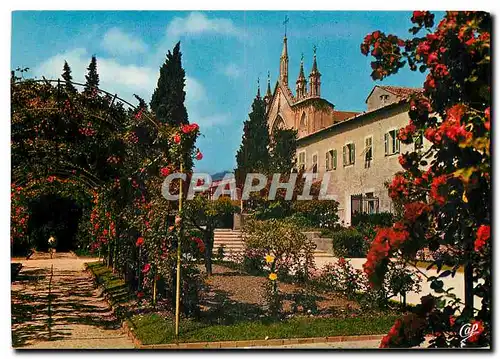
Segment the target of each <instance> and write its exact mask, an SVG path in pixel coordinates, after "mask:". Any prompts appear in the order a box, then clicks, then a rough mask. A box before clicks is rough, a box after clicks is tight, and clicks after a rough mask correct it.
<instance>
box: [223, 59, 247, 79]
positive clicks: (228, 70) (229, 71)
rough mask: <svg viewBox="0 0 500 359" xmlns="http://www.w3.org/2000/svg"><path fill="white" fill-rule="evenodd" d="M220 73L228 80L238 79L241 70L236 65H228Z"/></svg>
mask: <svg viewBox="0 0 500 359" xmlns="http://www.w3.org/2000/svg"><path fill="white" fill-rule="evenodd" d="M222 73H223V74H224V75H226V76H227V77H230V78H238V77H240V76H241V75H242V73H243V71H242V69H241V68H240V67H239V66H238V65H236V64H233V63H231V64H229V65H227V66H226V67H225V68H224V69H222Z"/></svg>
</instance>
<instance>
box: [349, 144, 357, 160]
mask: <svg viewBox="0 0 500 359" xmlns="http://www.w3.org/2000/svg"><path fill="white" fill-rule="evenodd" d="M349 152H350V164H353V163H354V159H355V153H356V151H355V147H354V143H351V146H350V151H349Z"/></svg>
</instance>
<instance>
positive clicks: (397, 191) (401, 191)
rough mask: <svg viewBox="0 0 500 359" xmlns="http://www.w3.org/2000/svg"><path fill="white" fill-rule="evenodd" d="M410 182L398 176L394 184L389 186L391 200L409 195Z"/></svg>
mask: <svg viewBox="0 0 500 359" xmlns="http://www.w3.org/2000/svg"><path fill="white" fill-rule="evenodd" d="M407 184H408V181H407V180H406V178H404V177H403V176H402V175H399V174H398V175H396V176H395V177H394V178H393V180H392V183H391V184H390V185H389V196H390V197H391V198H393V199H394V198H398V197H400V196H402V195H403V196H406V195H408V189H407V188H406V186H407Z"/></svg>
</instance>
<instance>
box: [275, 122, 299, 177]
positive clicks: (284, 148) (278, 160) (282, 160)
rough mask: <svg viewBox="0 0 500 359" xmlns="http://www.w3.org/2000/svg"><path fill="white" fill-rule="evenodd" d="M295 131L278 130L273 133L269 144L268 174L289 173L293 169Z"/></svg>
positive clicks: (294, 160)
mask: <svg viewBox="0 0 500 359" xmlns="http://www.w3.org/2000/svg"><path fill="white" fill-rule="evenodd" d="M296 152H297V130H294V129H280V130H277V131H274V132H273V135H272V136H271V144H270V156H271V158H270V162H271V163H270V166H269V167H270V173H289V172H291V171H292V170H293V169H294V168H295V162H296V159H295V157H296Z"/></svg>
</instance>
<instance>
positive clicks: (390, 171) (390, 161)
mask: <svg viewBox="0 0 500 359" xmlns="http://www.w3.org/2000/svg"><path fill="white" fill-rule="evenodd" d="M308 79H309V81H307V79H306V77H305V75H304V64H303V61H301V64H300V70H299V76H298V78H297V80H296V82H295V95H294V94H293V93H292V91H291V90H290V88H289V85H288V44H287V38H286V36H285V38H284V40H283V51H282V54H281V58H280V71H279V78H278V80H277V82H276V85H275V87H274V91H273V92H271V86H270V82H269V79H268V85H267V91H266V95H265V97H264V100H265V102H266V104H267V122H268V126H269V131H270V134H271V135H272V133H273V131H276V129H279V128H293V129H296V130H297V131H298V149H297V158H296V159H297V167H298V168H303V169H305V170H306V171H308V172H316V173H318V174H319V175H322V174H324V173H325V172H329V173H330V184H329V193H330V194H333V195H335V196H336V199H337V201H338V202H339V217H340V221H341V222H342V223H343V225H346V226H348V225H350V224H351V218H352V215H353V214H354V213H356V212H365V213H376V212H393V210H394V206H393V203H392V201H391V199H390V198H389V196H388V192H387V188H386V187H385V182H387V181H390V180H391V179H392V177H393V175H394V173H396V172H398V171H401V170H402V168H401V165H400V164H399V161H398V157H399V154H400V153H404V152H406V151H411V150H413V146H416V148H417V149H421V150H425V148H427V147H428V146H429V145H430V144H429V143H428V142H427V141H426V140H424V139H423V138H421V139H420V140H419V141H417V143H415V144H411V145H404V144H402V143H400V142H399V140H398V139H397V137H396V136H397V132H398V131H399V129H400V128H403V127H405V126H406V125H407V124H408V123H409V120H410V118H409V116H408V110H409V103H408V97H409V96H410V95H412V94H414V93H418V92H421V90H420V89H411V88H404V87H395V86H375V87H374V88H373V90H372V91H371V92H370V94H369V95H368V97H367V99H366V104H367V110H366V111H364V112H362V113H357V112H352V111H337V110H336V109H335V106H334V105H333V104H332V103H330V102H329V101H327V100H326V99H323V98H321V74H320V72H319V69H318V64H317V60H316V53H315V54H314V58H313V65H312V69H311V72H310V74H309V76H308Z"/></svg>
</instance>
